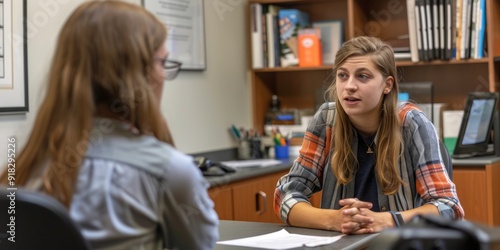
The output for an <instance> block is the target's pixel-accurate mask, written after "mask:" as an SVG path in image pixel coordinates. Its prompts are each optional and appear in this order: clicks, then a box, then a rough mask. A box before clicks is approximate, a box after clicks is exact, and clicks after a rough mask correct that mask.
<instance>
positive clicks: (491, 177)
mask: <svg viewBox="0 0 500 250" xmlns="http://www.w3.org/2000/svg"><path fill="white" fill-rule="evenodd" d="M499 180H500V162H497V163H493V164H485V165H470V166H453V181H454V182H455V185H456V186H457V193H458V198H459V199H460V203H461V204H462V207H463V208H464V211H465V219H467V220H471V221H476V222H480V223H483V224H486V225H489V226H497V227H498V226H500V181H499Z"/></svg>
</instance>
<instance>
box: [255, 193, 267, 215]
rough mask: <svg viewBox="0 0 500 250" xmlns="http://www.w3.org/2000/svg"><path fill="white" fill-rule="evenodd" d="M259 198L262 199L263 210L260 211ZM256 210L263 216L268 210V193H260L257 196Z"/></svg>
mask: <svg viewBox="0 0 500 250" xmlns="http://www.w3.org/2000/svg"><path fill="white" fill-rule="evenodd" d="M259 197H262V209H260V206H259V200H260V199H259ZM255 205H256V206H255V210H256V211H257V213H258V214H263V213H265V212H266V210H267V195H266V193H264V192H262V191H259V192H258V193H256V194H255Z"/></svg>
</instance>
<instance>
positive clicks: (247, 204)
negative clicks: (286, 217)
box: [208, 170, 321, 223]
mask: <svg viewBox="0 0 500 250" xmlns="http://www.w3.org/2000/svg"><path fill="white" fill-rule="evenodd" d="M286 173H288V170H286V171H278V172H274V173H269V174H266V175H263V176H256V177H253V178H250V179H246V180H240V181H237V182H233V183H229V184H224V185H219V186H214V187H211V188H210V189H209V190H208V194H209V196H210V198H212V200H213V201H214V204H215V211H216V212H217V214H218V215H219V219H221V220H240V221H259V222H277V223H281V222H282V221H281V219H280V218H279V217H278V216H277V215H276V213H275V212H274V209H273V200H274V190H275V189H276V183H277V182H278V179H279V178H280V177H281V176H283V175H285V174H286ZM320 200H321V193H317V194H314V195H313V197H311V200H310V201H311V204H312V205H313V206H315V207H319V206H320Z"/></svg>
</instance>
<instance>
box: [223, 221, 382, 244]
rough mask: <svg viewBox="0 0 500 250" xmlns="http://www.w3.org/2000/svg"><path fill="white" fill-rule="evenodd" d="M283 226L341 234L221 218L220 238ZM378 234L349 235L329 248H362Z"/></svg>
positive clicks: (292, 230)
mask: <svg viewBox="0 0 500 250" xmlns="http://www.w3.org/2000/svg"><path fill="white" fill-rule="evenodd" d="M283 228H286V230H287V231H288V232H289V233H295V234H305V235H314V236H337V235H340V233H339V232H333V231H325V230H316V229H308V228H299V227H289V226H286V225H283V224H275V223H263V222H246V221H230V220H221V221H220V226H219V235H220V237H219V240H221V241H223V240H234V239H239V238H245V237H251V236H257V235H263V234H267V233H272V232H276V231H279V230H281V229H283ZM377 235H378V234H365V235H347V236H344V237H342V239H340V240H339V241H337V242H335V243H333V244H331V245H328V246H327V248H328V249H362V248H365V247H367V246H368V244H369V243H370V242H371V241H372V240H373V239H374V238H375V237H376V236H377ZM324 247H325V246H320V247H317V248H310V247H308V248H305V247H304V248H294V249H325V248H324ZM215 249H216V250H229V249H256V248H248V247H238V246H230V245H219V244H217V245H216V246H215Z"/></svg>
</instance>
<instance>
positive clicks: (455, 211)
mask: <svg viewBox="0 0 500 250" xmlns="http://www.w3.org/2000/svg"><path fill="white" fill-rule="evenodd" d="M399 117H400V119H401V121H403V122H402V128H401V129H402V135H403V142H404V143H403V147H404V148H403V152H402V155H401V157H400V160H399V172H400V175H401V178H402V179H403V181H404V182H405V183H406V184H408V185H402V186H401V187H400V188H399V190H398V191H397V193H396V194H394V195H384V194H383V193H381V192H379V194H378V199H379V206H380V210H381V211H389V210H390V211H405V210H408V209H412V208H415V207H419V206H422V205H423V204H426V203H430V204H433V205H435V206H436V207H437V208H438V209H439V211H440V213H441V215H442V216H445V217H450V218H456V219H462V218H463V217H464V211H463V208H462V207H461V205H460V202H459V200H458V196H457V193H456V187H455V184H454V183H453V182H452V181H451V180H450V178H449V177H448V174H447V172H446V169H445V166H444V164H443V160H442V157H441V153H440V150H439V139H438V137H437V133H436V129H435V128H434V125H433V124H432V123H431V122H430V121H429V119H428V118H427V117H426V116H425V114H424V113H423V112H422V111H420V110H419V109H418V108H417V107H416V105H415V104H411V103H400V105H399ZM334 118H335V103H325V104H323V105H322V106H321V107H320V109H319V110H318V112H316V114H315V116H314V119H313V120H312V121H311V123H310V124H309V125H308V128H307V131H306V133H305V136H304V142H303V144H302V147H301V149H300V155H299V156H298V157H297V159H296V160H295V161H294V163H293V165H292V167H291V169H290V172H289V173H288V174H286V175H284V176H283V177H281V178H280V180H279V181H278V183H277V188H276V191H275V195H274V210H275V212H276V213H277V214H278V216H280V217H281V219H282V220H283V221H284V222H286V223H288V213H289V212H290V210H291V208H292V207H293V206H294V205H295V204H297V203H298V202H308V203H309V198H310V197H311V195H312V194H314V193H316V192H319V191H321V190H322V191H323V193H322V199H321V208H329V209H340V205H339V204H338V201H339V200H340V199H344V198H352V197H353V196H354V181H351V182H350V183H348V184H346V185H337V180H336V178H335V176H334V175H333V171H332V169H331V167H330V159H331V157H332V154H333V148H331V147H332V128H333V124H334ZM354 134H355V136H354V138H353V141H352V143H351V145H352V148H353V152H354V153H356V152H357V150H356V149H357V141H358V140H357V135H356V133H354ZM378 190H382V189H381V186H380V185H378Z"/></svg>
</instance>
